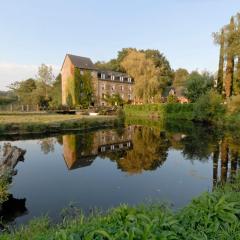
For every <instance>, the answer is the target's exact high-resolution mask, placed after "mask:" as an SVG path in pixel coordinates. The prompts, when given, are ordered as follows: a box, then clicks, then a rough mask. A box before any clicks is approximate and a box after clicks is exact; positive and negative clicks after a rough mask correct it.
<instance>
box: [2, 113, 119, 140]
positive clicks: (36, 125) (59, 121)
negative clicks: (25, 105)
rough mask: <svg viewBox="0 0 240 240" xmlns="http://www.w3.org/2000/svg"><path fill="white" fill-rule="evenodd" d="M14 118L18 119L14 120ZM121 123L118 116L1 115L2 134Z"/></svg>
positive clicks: (107, 125)
mask: <svg viewBox="0 0 240 240" xmlns="http://www.w3.org/2000/svg"><path fill="white" fill-rule="evenodd" d="M55 117H56V118H55ZM8 118H9V122H8ZM12 118H15V119H16V120H15V121H14V120H13V119H12ZM120 124H121V121H120V119H119V118H118V117H117V116H79V115H59V114H58V115H53V114H40V115H39V114H36V115H35V114H27V115H23V114H19V115H18V114H17V115H16V114H15V115H6V114H4V119H3V115H0V133H1V135H2V136H3V135H5V136H6V135H8V136H17V135H34V134H44V133H61V132H69V131H83V130H93V129H98V128H106V127H117V126H119V125H120Z"/></svg>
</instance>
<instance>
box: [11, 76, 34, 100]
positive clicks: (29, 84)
mask: <svg viewBox="0 0 240 240" xmlns="http://www.w3.org/2000/svg"><path fill="white" fill-rule="evenodd" d="M9 88H10V89H11V90H12V91H13V93H14V95H16V96H17V98H18V102H20V103H22V104H35V101H34V99H33V92H34V91H35V90H36V89H37V85H36V80H35V79H32V78H29V79H27V80H24V81H20V82H14V83H12V84H11V85H10V86H9Z"/></svg>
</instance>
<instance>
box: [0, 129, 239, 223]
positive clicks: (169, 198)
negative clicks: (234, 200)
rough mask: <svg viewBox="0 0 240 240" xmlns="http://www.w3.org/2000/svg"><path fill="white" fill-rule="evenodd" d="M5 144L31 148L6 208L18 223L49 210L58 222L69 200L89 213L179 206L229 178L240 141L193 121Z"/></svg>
mask: <svg viewBox="0 0 240 240" xmlns="http://www.w3.org/2000/svg"><path fill="white" fill-rule="evenodd" d="M35 138H36V137H35ZM4 143H11V144H12V145H14V146H17V147H20V148H23V149H25V150H26V154H25V160H24V162H19V163H18V165H17V166H16V169H17V174H16V175H15V176H14V177H13V181H12V185H11V188H10V193H11V194H12V197H11V198H10V199H9V200H8V202H7V203H5V206H4V208H3V209H2V210H1V211H0V215H1V217H2V218H3V221H4V222H8V223H13V224H19V223H25V222H26V221H28V220H30V219H32V218H33V217H37V216H41V215H44V214H48V215H49V216H50V217H51V218H52V219H54V220H56V221H58V220H60V212H61V210H62V209H63V208H65V207H67V206H69V204H70V203H72V204H73V205H75V206H77V207H79V208H81V209H83V211H84V212H86V213H87V212H88V211H90V210H91V208H93V207H97V208H101V209H107V208H109V207H113V206H117V205H119V204H121V203H128V204H131V205H133V204H139V203H143V202H148V201H161V202H167V203H170V204H172V206H173V208H174V209H178V208H181V207H183V206H184V205H186V204H187V203H189V201H191V199H192V198H194V197H196V196H198V195H199V194H201V193H202V192H203V191H212V189H213V186H214V184H215V183H216V182H217V181H227V180H228V179H230V178H231V177H232V176H233V175H234V174H235V173H236V169H237V167H238V166H237V164H238V154H237V153H236V151H235V152H234V149H237V148H238V145H237V143H238V140H236V139H233V138H232V137H231V138H230V137H229V136H227V137H226V136H225V135H224V134H215V133H214V132H212V130H211V129H207V128H205V127H202V126H194V125H191V126H190V127H189V126H187V127H183V126H182V127H180V128H179V127H178V128H176V127H175V128H173V129H172V128H170V129H167V130H166V129H165V130H161V129H159V128H155V127H147V126H139V125H138V126H136V125H128V126H126V127H125V128H122V129H116V130H115V129H110V130H106V129H105V130H98V131H94V132H89V133H74V134H65V135H58V136H50V137H47V138H42V137H41V138H39V139H25V140H15V141H12V140H11V141H9V140H1V141H0V146H1V149H2V148H3V146H4ZM234 144H235V145H234ZM236 146H237V147H236ZM224 151H225V152H224ZM224 154H225V155H224ZM234 154H235V155H234ZM234 157H235V158H234ZM230 159H231V161H230Z"/></svg>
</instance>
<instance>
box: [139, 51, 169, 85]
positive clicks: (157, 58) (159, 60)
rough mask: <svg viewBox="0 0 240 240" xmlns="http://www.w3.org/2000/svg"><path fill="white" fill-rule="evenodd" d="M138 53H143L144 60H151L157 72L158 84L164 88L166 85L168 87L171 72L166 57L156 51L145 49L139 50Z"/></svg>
mask: <svg viewBox="0 0 240 240" xmlns="http://www.w3.org/2000/svg"><path fill="white" fill-rule="evenodd" d="M140 52H143V53H145V55H146V58H147V59H148V58H149V59H151V60H152V61H153V63H154V65H155V67H156V68H157V69H158V70H159V71H158V78H159V82H160V84H161V85H162V86H163V87H165V86H166V85H170V84H171V83H172V80H173V71H172V69H171V67H170V63H169V61H168V60H167V59H166V57H165V56H164V55H163V54H162V53H160V52H159V51H158V50H153V49H147V50H140Z"/></svg>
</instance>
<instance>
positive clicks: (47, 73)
mask: <svg viewBox="0 0 240 240" xmlns="http://www.w3.org/2000/svg"><path fill="white" fill-rule="evenodd" d="M52 71H53V69H52V67H51V66H47V65H45V64H42V65H41V66H40V67H39V68H38V75H37V77H36V79H37V81H38V84H39V85H40V86H41V87H42V88H43V89H44V94H45V99H48V91H49V86H51V85H52V83H53V81H54V76H53V72H52Z"/></svg>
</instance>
